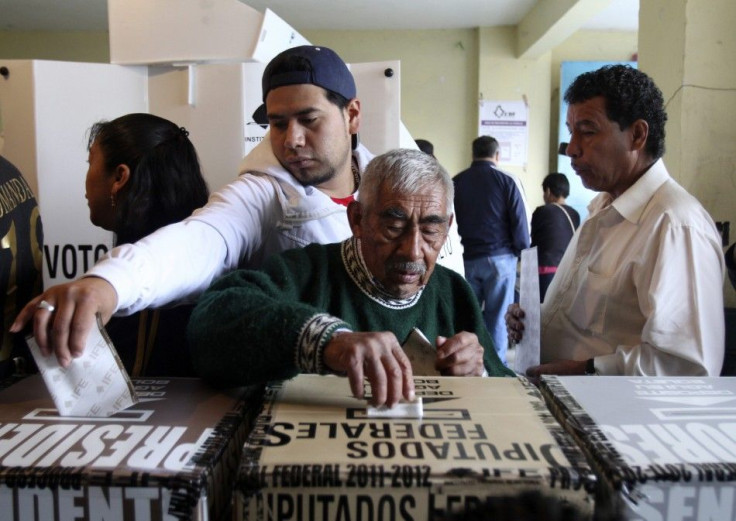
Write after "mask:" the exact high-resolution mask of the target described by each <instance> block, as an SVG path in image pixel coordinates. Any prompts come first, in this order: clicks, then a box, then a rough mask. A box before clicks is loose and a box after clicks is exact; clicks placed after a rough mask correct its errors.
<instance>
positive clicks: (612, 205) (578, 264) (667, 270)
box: [541, 159, 725, 376]
mask: <svg viewBox="0 0 736 521" xmlns="http://www.w3.org/2000/svg"><path fill="white" fill-rule="evenodd" d="M588 210H589V217H588V219H587V220H586V221H585V222H584V223H583V225H582V226H581V227H580V229H579V230H578V231H577V233H576V234H575V235H574V236H573V238H572V241H571V242H570V244H569V246H568V249H567V251H566V252H565V255H564V257H563V258H562V261H561V262H560V266H559V268H558V271H557V274H556V275H555V278H554V279H553V281H552V284H551V285H550V287H549V290H548V292H547V296H546V298H545V301H544V304H543V305H542V337H541V344H542V352H541V360H542V363H544V362H550V361H552V360H558V359H572V360H586V359H588V358H592V357H594V358H595V367H596V370H597V371H598V372H599V373H600V374H607V375H616V374H619V375H648V376H653V375H658V376H667V375H687V376H689V375H699V376H704V375H709V376H718V375H719V374H720V371H721V366H722V364H723V355H724V342H725V340H724V338H725V337H724V335H725V326H724V315H723V278H724V262H723V253H722V250H721V242H720V236H719V235H718V232H717V230H716V228H715V225H714V223H713V220H712V219H711V217H710V216H709V215H708V213H707V212H706V211H705V209H704V208H703V207H702V206H701V205H700V203H699V202H698V201H697V200H696V199H695V198H694V197H693V196H691V195H690V194H688V193H687V192H686V191H685V190H684V189H683V188H682V187H681V186H680V185H678V184H677V183H676V182H675V181H674V180H673V179H672V178H671V177H670V176H669V174H668V173H667V170H666V168H665V166H664V163H663V162H662V160H661V159H660V160H658V161H657V162H656V163H655V164H654V165H653V166H652V167H651V168H650V169H649V170H648V171H647V172H646V173H645V174H644V175H643V176H642V177H641V178H640V179H639V180H638V181H637V182H636V183H635V184H634V185H633V186H631V187H630V188H629V189H628V190H626V191H625V192H624V193H623V194H621V196H619V197H618V198H617V199H615V200H613V199H612V197H611V196H610V195H609V194H607V193H601V194H599V195H598V196H597V197H596V198H595V199H593V201H592V202H591V203H590V206H589V207H588Z"/></svg>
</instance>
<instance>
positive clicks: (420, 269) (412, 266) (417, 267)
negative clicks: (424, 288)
mask: <svg viewBox="0 0 736 521" xmlns="http://www.w3.org/2000/svg"><path fill="white" fill-rule="evenodd" d="M386 268H388V270H389V271H408V272H410V273H419V274H420V275H424V274H425V273H426V272H427V265H426V264H425V263H424V262H421V261H420V262H402V261H393V262H389V263H388V264H387V265H386Z"/></svg>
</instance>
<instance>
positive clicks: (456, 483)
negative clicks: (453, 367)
mask: <svg viewBox="0 0 736 521" xmlns="http://www.w3.org/2000/svg"><path fill="white" fill-rule="evenodd" d="M414 381H415V384H416V391H417V395H418V396H422V398H423V407H424V415H423V417H422V418H421V419H417V418H368V417H366V402H365V400H358V399H355V398H353V397H352V395H351V392H350V387H349V383H348V380H347V379H346V378H338V377H332V376H326V377H325V376H314V375H301V376H298V377H296V378H294V379H293V380H289V381H286V382H284V383H283V384H281V385H275V386H272V387H269V388H268V389H267V391H266V398H265V404H264V406H263V410H262V411H261V413H260V415H259V416H258V418H257V419H256V425H255V426H254V428H253V431H252V432H251V435H250V436H249V438H248V440H247V442H246V445H245V449H244V454H243V458H242V462H241V465H240V470H239V473H238V478H237V484H236V490H235V501H234V505H235V506H234V509H235V518H236V519H247V520H271V519H279V520H283V521H286V520H300V521H310V520H322V519H330V520H347V519H352V520H354V519H361V520H363V521H371V520H379V519H414V520H429V519H438V518H441V517H442V516H444V515H446V514H447V513H448V512H450V511H452V512H454V511H458V510H463V509H465V508H467V507H468V506H472V505H477V504H479V503H482V502H484V501H485V500H486V499H487V498H492V497H508V496H516V495H518V494H520V493H522V492H524V491H528V490H538V491H541V492H542V493H543V494H544V495H545V496H547V497H552V498H555V500H556V501H560V502H572V503H574V504H575V506H576V507H577V508H579V509H580V510H581V511H583V512H585V511H589V510H591V507H592V505H591V503H590V499H591V496H590V493H589V490H590V489H591V487H592V485H593V483H594V478H593V477H592V474H591V471H590V469H589V467H588V466H587V465H586V463H585V458H584V456H583V454H582V453H581V452H580V450H579V449H578V448H577V446H576V445H575V444H574V443H573V441H572V439H571V438H570V437H569V436H567V435H566V434H565V433H564V432H563V430H562V428H561V427H560V426H559V425H558V424H557V423H556V422H555V421H554V420H553V419H552V417H551V415H550V413H549V411H548V410H547V409H546V407H545V406H544V403H543V401H542V398H541V396H540V395H539V393H538V391H537V390H536V388H534V386H532V385H531V384H529V383H528V382H527V381H526V380H522V379H516V378H449V377H421V378H415V380H414Z"/></svg>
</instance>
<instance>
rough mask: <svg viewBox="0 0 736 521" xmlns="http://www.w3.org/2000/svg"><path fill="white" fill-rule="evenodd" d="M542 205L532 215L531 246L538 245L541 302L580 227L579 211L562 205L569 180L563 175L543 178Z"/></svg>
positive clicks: (550, 175)
mask: <svg viewBox="0 0 736 521" xmlns="http://www.w3.org/2000/svg"><path fill="white" fill-rule="evenodd" d="M542 190H544V202H545V203H546V204H545V205H544V206H538V207H537V209H536V210H534V213H533V214H532V234H531V239H532V246H536V247H537V259H538V264H539V300H540V301H541V302H544V295H545V294H546V293H547V288H548V287H549V284H550V282H552V278H553V277H554V276H555V272H556V271H557V266H558V265H559V264H560V260H561V259H562V255H563V254H564V253H565V249H567V245H568V244H569V243H570V239H572V236H573V234H574V233H575V230H577V229H578V226H580V214H578V212H577V211H576V210H575V209H574V208H572V207H570V206H567V205H566V204H565V198H567V196H568V195H570V182H569V181H568V180H567V177H566V176H565V174H558V173H554V174H549V175H548V176H547V177H545V178H544V181H542Z"/></svg>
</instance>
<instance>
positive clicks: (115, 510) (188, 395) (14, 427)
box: [0, 375, 260, 521]
mask: <svg viewBox="0 0 736 521" xmlns="http://www.w3.org/2000/svg"><path fill="white" fill-rule="evenodd" d="M134 384H135V387H136V390H137V392H138V395H139V398H140V399H141V402H140V403H138V404H137V405H135V406H133V407H131V408H130V409H127V410H125V411H122V412H120V413H118V414H116V415H114V416H112V417H109V418H89V417H85V418H77V417H69V416H65V417H61V416H59V415H58V413H57V411H56V409H55V408H54V406H53V402H52V401H51V398H50V396H49V394H48V392H47V390H46V387H45V386H44V383H43V381H42V379H41V377H40V376H39V375H35V376H31V377H28V378H26V379H24V380H21V381H20V382H18V383H16V384H14V385H12V386H11V387H8V388H7V389H5V390H3V391H2V392H0V518H1V519H3V520H5V521H33V520H38V521H56V520H59V521H60V520H71V519H73V520H102V519H105V520H111V519H115V520H136V521H142V520H146V521H149V520H150V521H154V520H160V521H164V520H166V521H168V520H177V519H193V520H196V521H205V520H218V519H222V518H223V514H226V513H229V511H230V499H231V487H232V484H233V478H234V476H235V472H236V470H237V466H238V461H239V457H240V452H241V448H242V445H243V441H244V439H245V437H246V435H247V431H248V429H249V426H250V424H251V423H252V421H251V420H252V415H251V416H249V413H248V411H249V410H250V409H249V407H248V403H249V398H248V397H249V396H251V395H252V394H253V393H255V392H256V391H257V390H256V389H239V390H237V391H233V392H232V393H222V392H217V391H215V390H213V389H211V388H209V387H207V386H205V385H204V384H203V383H202V382H201V381H200V380H198V379H189V378H180V379H173V378H158V379H135V380H134ZM255 396H258V397H259V396H260V394H256V395H255ZM256 403H258V401H257V398H256ZM255 410H256V411H257V408H256V409H255Z"/></svg>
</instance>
